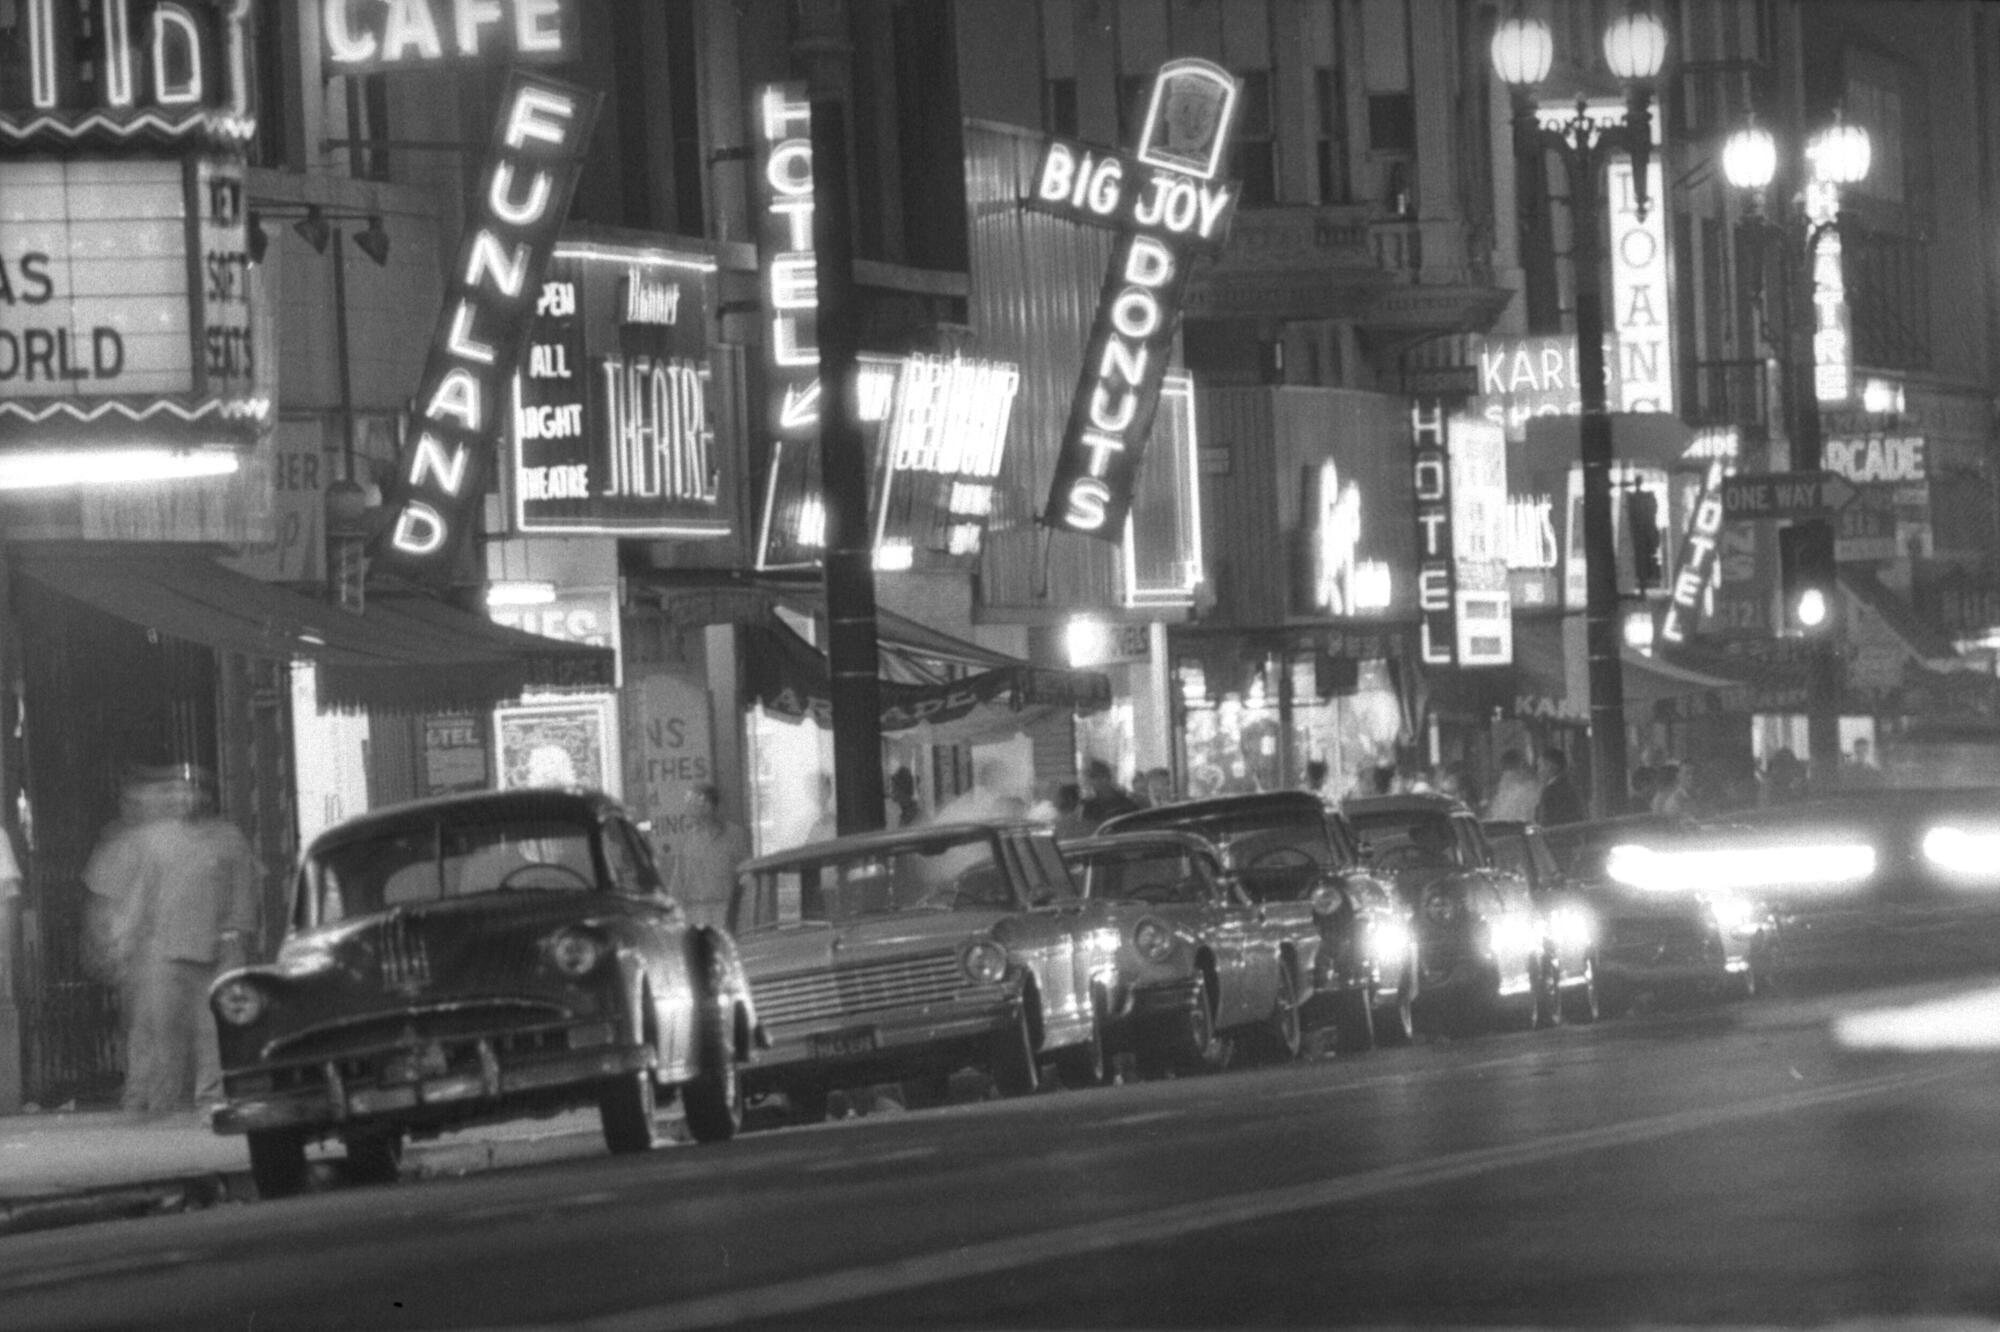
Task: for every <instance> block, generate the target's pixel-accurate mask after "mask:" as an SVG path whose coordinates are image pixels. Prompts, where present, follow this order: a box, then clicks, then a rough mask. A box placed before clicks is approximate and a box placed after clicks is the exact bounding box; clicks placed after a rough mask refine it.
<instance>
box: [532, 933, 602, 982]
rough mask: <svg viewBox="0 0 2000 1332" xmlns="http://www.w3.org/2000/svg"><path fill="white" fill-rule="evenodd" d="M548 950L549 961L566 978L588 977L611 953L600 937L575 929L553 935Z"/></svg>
mask: <svg viewBox="0 0 2000 1332" xmlns="http://www.w3.org/2000/svg"><path fill="white" fill-rule="evenodd" d="M548 948H549V961H550V962H552V963H554V964H555V969H556V970H557V971H560V972H561V973H562V974H563V975H565V976H588V975H589V974H590V973H591V972H593V971H595V970H597V966H598V964H599V963H600V962H602V961H604V958H605V955H606V954H607V953H609V952H610V951H611V949H610V947H609V945H607V944H606V943H605V941H604V940H603V939H602V938H601V937H599V936H598V935H596V934H593V933H592V932H591V931H589V930H581V929H576V928H574V927H572V928H570V929H566V930H559V931H557V932H556V933H555V934H554V935H552V936H551V937H550V939H549V944H548Z"/></svg>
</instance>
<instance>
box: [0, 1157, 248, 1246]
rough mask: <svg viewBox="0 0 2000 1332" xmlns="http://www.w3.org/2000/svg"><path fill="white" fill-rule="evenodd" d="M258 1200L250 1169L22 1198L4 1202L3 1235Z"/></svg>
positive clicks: (1, 1207)
mask: <svg viewBox="0 0 2000 1332" xmlns="http://www.w3.org/2000/svg"><path fill="white" fill-rule="evenodd" d="M256 1196H257V1187H256V1185H254V1184H252V1183H251V1182H250V1172H249V1171H248V1170H227V1171H205V1172H203V1173H201V1174H198V1175H185V1176H181V1177H179V1178H173V1179H159V1180H148V1181H144V1182H141V1183H138V1184H111V1185H106V1186H103V1187H100V1188H92V1189H83V1190H80V1191H77V1192H74V1193H59V1194H52V1195H48V1196H44V1197H40V1198H17V1199H13V1200H11V1201H6V1202H0V1235H25V1234H28V1233H29V1232H31V1231H36V1230H57V1229H60V1228H62V1227H64V1226H80V1225H88V1224H91V1223H93V1222H97V1221H117V1220H122V1219H125V1218H128V1217H141V1216H169V1215H172V1214H173V1213H176V1212H194V1211H200V1210H202V1209H204V1208H208V1207H215V1206H218V1205H220V1204H222V1203H230V1202H250V1201H252V1200H253V1199H255V1198H256Z"/></svg>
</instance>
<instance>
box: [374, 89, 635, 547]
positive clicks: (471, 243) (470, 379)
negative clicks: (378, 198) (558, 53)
mask: <svg viewBox="0 0 2000 1332" xmlns="http://www.w3.org/2000/svg"><path fill="white" fill-rule="evenodd" d="M601 100H602V95H601V94H599V93H596V92H592V91H589V90H587V89H583V88H577V87H574V86H572V85H570V84H566V83H559V82H557V81H555V80H553V79H547V78H543V77H541V76H540V75H535V74H529V73H526V72H523V71H516V72H515V74H514V76H513V78H512V80H511V82H510V83H509V85H508V88H507V93H506V95H505V97H503V98H502V99H501V104H500V116H499V120H498V122H497V123H496V125H495V127H494V139H493V145H492V148H491V149H490V151H489V153H488V158H487V165H486V171H485V173H484V178H483V180H482V181H481V188H480V190H479V193H478V195H477V204H476V208H475V211H474V213H473V215H472V217H471V218H470V219H469V225H468V226H467V228H466V235H465V241H464V243H463V244H462V245H461V246H460V250H459V256H458V262H457V264H456V265H455V266H454V268H453V274H454V278H453V281H452V286H451V288H450V289H449V290H448V291H447V293H446V298H445V306H444V310H443V312H442V318H441V320H440V323H439V328H438V331H437V334H436V336H435V338H434V340H433V342H432V346H431V353H430V357H429V359H428V360H427V361H426V362H425V364H424V374H423V378H422V379H421V380H420V381H419V383H418V388H417V395H416V402H417V404H418V407H417V416H416V420H415V422H414V423H413V424H414V428H413V430H412V431H411V434H412V436H413V441H414V442H413V443H411V444H410V445H409V446H408V447H407V448H406V450H405V451H404V456H403V459H402V463H401V466H400V468H399V471H398V475H397V478H396V482H395V484H394V486H393V488H392V489H391V492H390V494H389V496H388V497H387V503H388V505H389V507H390V510H391V512H392V513H394V515H395V517H394V519H393V520H392V522H391V523H390V525H389V528H388V531H387V535H386V537H385V538H384V540H383V541H382V543H381V545H380V548H379V549H378V550H377V551H376V559H377V561H378V562H379V564H380V565H381V566H382V567H383V570H384V571H385V572H389V573H396V574H402V575H404V576H407V577H412V578H415V579H418V580H420V581H424V582H429V583H433V584H442V583H445V582H448V581H449V580H450V577H451V573H452V566H453V562H454V561H453V557H454V556H455V555H456V553H457V549H458V547H459V545H460V543H461V541H462V539H463V536H464V533H465V531H466V530H467V529H468V528H470V526H471V523H472V517H473V514H474V511H475V509H476V506H477V505H478V504H479V502H480V496H481V494H482V493H483V489H484V486H483V482H484V477H485V469H486V466H487V465H488V462H489V460H490V458H491V455H492V453H493V450H494V445H495V442H496V439H497V436H498V435H499V432H500V430H501V428H502V427H503V426H504V424H505V421H506V415H507V409H508V407H509V405H510V392H509V390H510V387H511V381H512V379H513V375H514V369H515V366H516V365H517V364H518V363H519V361H520V359H521V349H522V344H523V342H524V341H525V339H526V337H527V333H528V327H529V324H530V322H531V316H532V315H533V313H534V307H535V304H536V302H537V301H538V299H539V298H540V297H541V294H542V276H543V272H544V270H545V269H546V268H547V266H548V261H549V256H550V255H551V253H553V251H554V249H555V243H556V234H557V232H558V231H559V230H560V229H561V227H562V221H563V216H564V214H566V213H567V212H568V211H569V198H570V194H571V192H572V191H573V190H574V189H575V187H576V177H577V173H578V171H579V170H580V169H581V168H582V165H583V150H584V145H585V143H586V142H587V141H588V139H589V137H590V127H591V124H592V122H593V121H594V120H595V119H596V117H597V108H598V104H599V102H600V101H601Z"/></svg>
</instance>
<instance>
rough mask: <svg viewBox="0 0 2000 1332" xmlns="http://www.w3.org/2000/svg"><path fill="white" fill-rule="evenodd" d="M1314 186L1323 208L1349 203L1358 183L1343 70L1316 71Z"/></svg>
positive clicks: (1327, 67) (1330, 67) (1314, 89)
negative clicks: (1349, 140) (1352, 164)
mask: <svg viewBox="0 0 2000 1332" xmlns="http://www.w3.org/2000/svg"><path fill="white" fill-rule="evenodd" d="M1313 129H1314V142H1313V154H1314V169H1315V181H1314V185H1315V187H1316V188H1317V189H1318V191H1319V201H1320V202H1321V203H1323V204H1332V203H1349V202H1352V200H1353V198H1354V194H1353V191H1354V179H1353V174H1352V172H1351V171H1350V170H1349V169H1348V163H1347V86H1346V83H1345V81H1344V80H1342V78H1341V77H1340V70H1339V69H1337V68H1335V67H1333V66H1331V65H1322V66H1321V67H1319V68H1318V69H1315V70H1314V71H1313Z"/></svg>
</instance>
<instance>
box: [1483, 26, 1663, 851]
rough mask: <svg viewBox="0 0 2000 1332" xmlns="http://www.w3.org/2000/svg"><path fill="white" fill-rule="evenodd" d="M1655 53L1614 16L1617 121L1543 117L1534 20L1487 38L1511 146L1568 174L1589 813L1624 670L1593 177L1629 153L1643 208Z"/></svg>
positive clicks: (1602, 802) (1612, 737)
mask: <svg viewBox="0 0 2000 1332" xmlns="http://www.w3.org/2000/svg"><path fill="white" fill-rule="evenodd" d="M1666 54H1667V32H1666V29H1665V27H1663V26H1662V25H1661V23H1660V21H1659V20H1658V19H1657V18H1655V17H1654V16H1653V15H1652V14H1651V13H1649V12H1647V11H1645V10H1637V11H1634V12H1630V13H1627V14H1625V15H1624V16H1622V17H1620V18H1618V19H1617V20H1615V21H1614V22H1613V23H1612V24H1611V25H1610V27H1609V28H1607V29H1606V31H1605V34H1604V58H1605V61H1606V63H1608V64H1609V65H1610V67H1611V72H1612V73H1613V74H1616V75H1617V76H1618V78H1619V80H1620V81H1621V82H1622V83H1623V84H1624V85H1625V89H1626V96H1625V111H1624V115H1623V116H1622V118H1619V119H1617V120H1612V119H1610V118H1609V117H1604V116H1597V115H1593V114H1592V113H1591V110H1590V107H1589V104H1588V103H1587V102H1586V100H1585V99H1584V98H1582V97H1580V96H1579V97H1578V98H1577V102H1576V108H1575V110H1574V111H1573V112H1560V113H1557V114H1555V115H1553V116H1550V117H1548V118H1544V117H1543V116H1542V115H1541V114H1540V113H1539V112H1538V110H1537V108H1536V106H1535V103H1534V97H1533V90H1534V86H1535V85H1536V84H1538V83H1540V82H1541V81H1542V80H1543V79H1544V78H1546V77H1547V76H1548V72H1549V66H1550V65H1551V64H1552V63H1553V61H1554V57H1555V43H1554V40H1553V39H1552V38H1551V36H1550V35H1549V29H1548V25H1547V24H1545V23H1543V22H1542V21H1541V20H1540V19H1535V18H1529V17H1525V16H1522V15H1518V14H1517V15H1516V16H1514V17H1512V18H1510V19H1508V20H1507V21H1506V22H1504V23H1502V24H1501V25H1500V27H1499V29H1498V30H1497V31H1496V32H1495V33H1494V35H1493V67H1494V69H1495V71H1496V72H1497V73H1498V74H1499V75H1500V78H1501V80H1502V81H1503V82H1505V83H1506V84H1507V85H1508V87H1509V88H1510V90H1511V91H1512V94H1513V103H1514V149H1515V153H1516V156H1517V157H1519V158H1520V159H1521V160H1522V161H1524V162H1526V161H1532V162H1533V163H1535V164H1536V166H1537V168H1539V165H1540V163H1541V162H1542V160H1543V154H1544V153H1547V152H1554V153H1555V154H1556V156H1557V157H1558V158H1560V159H1561V161H1562V164H1563V168H1564V170H1565V171H1566V173H1567V175H1568V178H1569V197H1570V208H1571V223H1572V225H1571V231H1572V233H1573V242H1572V243H1573V246H1574V249H1573V251H1572V253H1573V256H1574V257H1573V261H1572V264H1573V268H1574V282H1575V291H1576V365H1577V379H1578V381H1579V383H1578V390H1579V395H1580V399H1581V404H1582V417H1581V419H1580V421H1579V422H1578V431H1579V435H1580V445H1579V447H1580V452H1581V454H1582V462H1583V556H1584V589H1585V594H1584V629H1585V644H1586V649H1587V651H1588V655H1589V661H1590V753H1591V764H1590V785H1591V804H1592V807H1593V811H1594V812H1595V813H1596V814H1597V815H1598V816H1599V817H1604V816H1607V815H1612V814H1617V813H1621V812H1622V811H1623V810H1624V807H1625V800H1626V790H1627V786H1626V775H1625V679H1624V672H1623V662H1622V660H1621V658H1620V655H1619V654H1620V651H1621V643H1620V632H1619V623H1618V620H1619V613H1618V563H1617V560H1618V551H1617V542H1616V538H1615V536H1614V534H1613V531H1612V526H1611V464H1612V449H1611V417H1610V414H1609V412H1610V409H1609V405H1608V403H1607V401H1606V392H1605V374H1604V294H1603V281H1602V277H1601V275H1600V273H1599V268H1600V266H1601V264H1602V262H1603V246H1602V239H1601V238H1600V236H1599V235H1598V231H1599V229H1600V228H1601V227H1603V226H1604V225H1605V215H1604V206H1603V196H1602V194H1601V192H1600V188H1599V177H1600V176H1601V175H1602V174H1603V172H1604V168H1605V166H1606V165H1607V164H1608V163H1609V162H1610V160H1611V158H1612V157H1613V156H1614V155H1615V154H1617V153H1619V152H1623V153H1625V154H1626V155H1627V156H1629V157H1630V158H1631V159H1632V188H1633V193H1634V196H1635V198H1634V203H1635V205H1636V206H1637V208H1638V210H1639V211H1640V212H1641V213H1642V214H1643V213H1644V211H1645V209H1646V164H1647V161H1648V159H1649V158H1650V157H1651V155H1652V151H1653V124H1652V96H1653V93H1652V80H1653V79H1654V78H1655V77H1656V76H1657V75H1658V74H1659V72H1660V66H1661V64H1662V63H1664V61H1665V59H1666Z"/></svg>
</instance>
